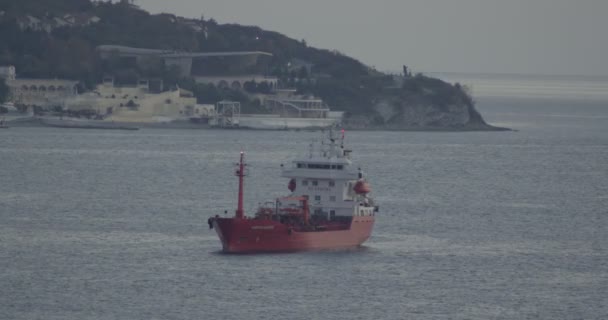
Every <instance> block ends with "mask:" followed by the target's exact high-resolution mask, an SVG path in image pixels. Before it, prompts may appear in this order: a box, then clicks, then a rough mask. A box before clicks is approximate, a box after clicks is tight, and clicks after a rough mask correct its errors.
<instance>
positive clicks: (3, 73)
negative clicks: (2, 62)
mask: <svg viewBox="0 0 608 320" xmlns="http://www.w3.org/2000/svg"><path fill="white" fill-rule="evenodd" d="M16 77H17V72H16V70H15V67H14V66H0V79H4V80H7V81H8V80H15V78H16Z"/></svg>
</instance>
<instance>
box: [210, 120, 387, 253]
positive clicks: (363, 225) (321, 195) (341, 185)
mask: <svg viewBox="0 0 608 320" xmlns="http://www.w3.org/2000/svg"><path fill="white" fill-rule="evenodd" d="M244 158H245V155H244V153H243V152H241V156H240V162H239V163H238V164H237V169H236V173H235V175H236V176H237V177H238V179H239V193H238V206H237V210H236V212H235V215H234V216H233V217H220V216H219V215H216V216H215V217H211V218H209V220H208V223H209V227H210V228H214V229H215V230H216V232H217V234H218V236H219V238H220V240H221V242H222V249H223V251H224V252H230V253H256V252H290V251H302V250H322V249H343V248H353V247H357V246H360V245H361V244H362V243H363V242H365V241H366V240H367V239H368V238H369V237H370V235H371V232H372V228H373V226H374V220H375V215H376V213H377V212H378V206H376V205H375V204H374V201H373V199H372V198H371V197H370V196H369V193H370V191H371V189H370V187H369V184H368V183H367V181H366V179H365V178H364V177H363V172H362V171H361V169H355V168H356V167H355V166H354V164H353V162H352V161H351V150H348V149H345V148H344V131H342V137H341V138H340V139H336V138H334V136H333V131H331V130H330V131H329V134H328V136H327V137H325V138H324V140H323V141H322V142H321V143H320V144H319V145H318V146H317V147H315V145H314V144H311V146H310V150H309V153H308V155H307V156H305V157H301V158H297V159H295V160H293V161H292V163H291V166H288V167H283V166H282V167H283V172H282V176H283V177H285V178H288V179H290V180H289V183H288V188H289V190H290V191H291V194H290V195H288V196H286V197H281V198H278V199H276V200H275V201H272V202H267V203H266V204H265V205H263V206H260V207H259V208H258V210H257V212H256V213H255V214H254V215H253V216H251V217H248V216H245V215H244V212H243V192H244V181H243V180H244V177H245V173H246V166H247V165H246V164H245V160H244Z"/></svg>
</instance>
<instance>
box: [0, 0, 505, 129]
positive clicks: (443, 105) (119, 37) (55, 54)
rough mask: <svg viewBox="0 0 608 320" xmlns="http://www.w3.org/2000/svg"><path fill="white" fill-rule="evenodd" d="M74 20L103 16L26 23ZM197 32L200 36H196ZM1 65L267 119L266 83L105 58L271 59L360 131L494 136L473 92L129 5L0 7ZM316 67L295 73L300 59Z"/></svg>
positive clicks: (286, 82) (71, 0) (22, 0)
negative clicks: (188, 94) (173, 94)
mask: <svg viewBox="0 0 608 320" xmlns="http://www.w3.org/2000/svg"><path fill="white" fill-rule="evenodd" d="M65 14H72V15H87V16H95V17H98V18H99V21H98V22H96V23H91V24H83V25H72V26H63V27H56V28H53V29H52V30H48V31H45V30H31V29H27V28H26V29H24V28H22V27H20V26H19V21H21V20H23V19H24V17H26V16H33V17H36V18H38V19H45V20H47V21H50V20H52V19H54V18H55V17H63V16H64V15H65ZM192 24H195V25H197V26H198V27H199V28H198V29H197V28H193V27H192ZM0 39H2V41H0V65H14V66H15V67H16V68H17V72H18V74H19V76H20V77H31V78H65V79H73V80H79V81H80V83H81V88H80V90H82V91H84V90H88V89H91V88H93V87H94V86H95V85H96V84H97V83H100V82H101V80H102V78H103V77H104V76H106V75H112V76H114V77H115V79H116V80H117V82H119V83H120V82H123V83H127V82H130V81H134V80H136V79H137V78H138V77H156V78H160V79H162V80H163V81H164V83H165V84H177V85H179V86H180V87H181V88H185V89H187V90H190V91H192V92H193V93H194V94H195V96H196V97H197V99H198V100H199V102H200V103H215V102H217V101H219V100H221V99H230V100H238V101H240V102H241V103H242V104H243V107H244V109H245V110H244V111H249V112H255V111H257V112H263V111H264V110H263V107H261V106H260V103H259V101H258V100H255V99H252V98H250V97H251V96H252V95H250V93H255V92H262V93H264V92H265V91H267V90H268V88H267V87H264V85H263V84H258V85H257V86H253V87H252V86H249V87H245V90H244V91H238V90H231V89H219V88H215V87H214V86H212V85H204V84H196V83H195V82H194V80H193V79H190V78H180V77H179V76H178V75H179V72H178V71H176V70H175V69H174V68H167V67H165V66H163V65H150V66H147V67H141V66H125V65H121V64H120V63H116V62H115V61H112V60H111V59H110V60H109V61H108V60H102V59H101V58H100V57H99V55H98V53H97V52H96V47H97V46H99V45H106V44H113V45H123V46H130V47H141V48H151V49H167V50H175V51H180V52H214V51H264V52H269V53H272V55H273V56H272V57H271V58H270V61H269V62H268V67H267V70H266V73H267V75H271V76H276V77H277V78H278V79H279V83H280V84H281V86H283V87H292V88H297V89H298V91H299V92H301V93H308V94H314V95H316V96H318V97H320V98H322V99H323V100H324V101H325V102H326V103H327V104H328V105H329V106H331V107H332V109H334V110H341V111H345V112H346V116H347V124H348V125H350V126H352V127H359V128H376V127H377V128H389V129H471V130H484V129H492V128H493V127H491V126H488V125H487V124H486V123H485V122H484V121H483V119H482V118H481V116H480V115H479V113H478V112H477V111H476V110H475V108H474V103H473V99H472V98H471V96H470V95H469V94H468V93H467V90H466V88H463V87H461V86H460V85H458V84H456V85H452V84H449V83H446V82H444V81H441V80H438V79H434V78H430V77H427V76H424V75H422V74H416V75H412V74H410V73H409V71H408V70H407V69H406V68H405V67H404V72H405V74H404V75H401V76H399V77H396V76H394V75H389V74H385V73H382V72H378V71H376V70H374V69H373V68H370V67H368V66H366V65H364V64H362V63H361V62H359V61H357V60H356V59H353V58H351V57H348V56H346V55H345V54H342V53H340V52H338V51H335V50H326V49H318V48H313V47H310V46H308V45H307V44H306V41H304V40H295V39H291V38H289V37H286V36H284V35H282V34H280V33H278V32H273V31H266V30H262V29H260V28H259V27H255V26H242V25H236V24H219V23H217V22H216V21H215V20H213V19H203V17H202V16H201V18H200V19H185V18H181V17H176V16H174V15H171V14H156V15H153V14H150V13H148V12H146V11H144V10H142V9H140V8H139V7H137V6H135V5H132V4H130V2H129V1H125V0H123V1H119V2H115V3H112V2H110V1H95V2H92V1H90V0H53V1H39V0H19V1H15V0H0ZM294 59H297V60H299V61H305V62H307V63H309V64H310V65H311V66H312V67H311V68H305V67H302V68H301V69H299V70H293V69H291V70H290V69H289V68H287V66H288V64H289V63H290V62H291V61H294Z"/></svg>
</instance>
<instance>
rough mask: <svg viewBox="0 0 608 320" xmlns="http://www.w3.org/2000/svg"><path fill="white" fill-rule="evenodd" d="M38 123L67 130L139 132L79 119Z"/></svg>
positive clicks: (49, 120) (118, 125) (120, 126)
mask: <svg viewBox="0 0 608 320" xmlns="http://www.w3.org/2000/svg"><path fill="white" fill-rule="evenodd" d="M40 123H41V124H42V125H45V126H48V127H55V128H69V129H108V130H139V128H138V127H134V126H126V125H122V124H118V123H114V122H107V121H102V120H88V119H87V120H81V119H50V118H41V119H40Z"/></svg>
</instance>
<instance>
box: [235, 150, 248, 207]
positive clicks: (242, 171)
mask: <svg viewBox="0 0 608 320" xmlns="http://www.w3.org/2000/svg"><path fill="white" fill-rule="evenodd" d="M237 166H238V168H237V169H236V173H235V174H234V175H235V176H237V177H239V200H238V206H237V208H236V215H235V217H236V218H237V219H243V181H244V179H243V178H244V177H245V166H246V164H245V153H244V152H243V151H241V161H240V162H239V163H237Z"/></svg>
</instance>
